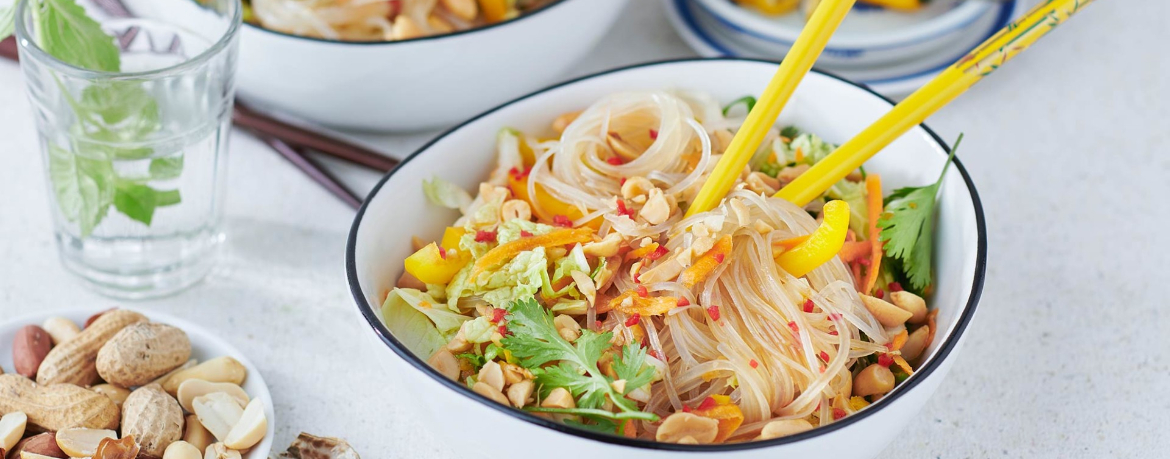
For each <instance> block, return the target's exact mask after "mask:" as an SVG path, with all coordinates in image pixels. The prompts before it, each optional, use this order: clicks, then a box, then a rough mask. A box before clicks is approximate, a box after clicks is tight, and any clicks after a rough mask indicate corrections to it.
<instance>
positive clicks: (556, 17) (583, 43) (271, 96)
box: [237, 0, 626, 131]
mask: <svg viewBox="0 0 1170 459" xmlns="http://www.w3.org/2000/svg"><path fill="white" fill-rule="evenodd" d="M625 4H626V0H560V1H558V2H556V3H553V4H551V5H548V6H547V7H545V8H542V9H540V10H537V11H534V12H532V13H531V14H527V15H524V16H521V17H519V18H517V19H514V20H511V21H507V22H503V23H500V24H495V25H491V26H487V27H482V28H479V29H473V30H469V31H464V32H458V33H452V34H447V35H439V36H434V37H425V38H418V39H413V40H403V41H394V42H373V43H353V42H340V41H333V40H321V39H314V38H305V37H298V36H294V35H288V34H283V33H279V32H273V31H270V30H266V29H263V28H261V27H257V26H254V25H251V24H245V26H244V27H243V28H242V31H241V35H242V36H241V39H240V63H239V72H238V74H237V75H238V76H237V78H238V81H239V95H240V97H241V99H242V100H243V101H245V102H247V103H251V104H253V105H256V106H258V107H259V108H261V109H267V110H273V111H276V112H280V113H284V114H288V115H292V116H294V117H297V118H301V119H305V120H308V121H312V122H316V123H320V124H323V125H326V126H330V127H336V128H344V129H359V130H373V131H416V130H421V129H428V128H435V127H440V126H449V125H451V124H454V123H457V122H459V121H462V120H464V119H467V117H469V116H472V115H474V114H476V113H479V112H481V111H483V110H486V109H488V108H490V107H492V106H494V105H496V104H499V103H501V102H503V101H506V100H509V99H511V98H514V97H517V96H519V95H521V94H524V93H527V92H529V91H532V90H534V89H536V88H539V87H541V86H544V85H547V84H549V83H552V82H553V81H555V80H556V79H558V77H559V76H560V75H561V74H562V73H563V72H564V71H565V70H566V69H567V68H568V67H569V66H570V65H572V64H573V63H575V62H577V61H578V60H579V59H581V57H583V56H584V55H585V53H587V52H589V50H590V49H592V48H593V46H594V45H595V44H596V43H597V41H598V40H599V39H600V38H601V37H602V36H603V35H604V34H605V33H606V31H607V30H609V27H610V25H612V23H613V22H614V20H615V19H616V18H617V16H618V13H619V12H620V11H621V10H622V8H623V7H624V6H625Z"/></svg>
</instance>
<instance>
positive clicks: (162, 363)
mask: <svg viewBox="0 0 1170 459" xmlns="http://www.w3.org/2000/svg"><path fill="white" fill-rule="evenodd" d="M190 357H191V341H190V340H189V339H188V338H187V334H186V333H184V332H183V330H180V329H178V328H175V327H172V326H170V325H166V324H154V323H137V324H133V325H129V326H127V327H125V328H123V329H122V330H121V331H119V332H118V333H117V334H116V335H114V337H113V338H110V341H109V342H107V343H106V344H105V345H104V346H102V348H101V350H99V351H98V354H97V371H98V374H99V375H100V376H101V377H102V379H104V380H106V382H109V383H113V384H117V385H119V386H122V387H135V386H141V385H145V384H147V383H149V382H150V381H152V380H154V379H155V378H157V377H159V376H162V375H165V374H167V373H168V372H170V371H171V370H174V369H175V368H178V367H179V366H180V365H182V364H183V362H186V361H187V359H188V358H190ZM159 453H160V454H161V453H162V451H159Z"/></svg>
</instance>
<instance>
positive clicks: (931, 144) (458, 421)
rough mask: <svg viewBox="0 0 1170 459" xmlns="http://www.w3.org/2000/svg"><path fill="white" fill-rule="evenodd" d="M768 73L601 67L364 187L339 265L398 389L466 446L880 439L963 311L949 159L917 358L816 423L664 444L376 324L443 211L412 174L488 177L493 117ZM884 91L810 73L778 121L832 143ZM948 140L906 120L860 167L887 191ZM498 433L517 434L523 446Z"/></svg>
mask: <svg viewBox="0 0 1170 459" xmlns="http://www.w3.org/2000/svg"><path fill="white" fill-rule="evenodd" d="M775 71H776V64H775V63H771V62H765V61H751V60H735V59H712V60H683V61H671V62H662V63H654V64H645V65H641V66H635V67H629V68H625V69H619V70H614V71H610V72H606V73H602V74H598V75H594V76H591V77H587V78H583V79H579V80H575V81H572V82H568V83H565V84H562V85H559V86H555V87H552V88H549V89H545V90H543V91H539V92H537V93H534V94H531V95H529V96H525V97H523V98H521V99H518V100H516V101H513V102H510V103H508V104H506V105H503V106H501V107H498V108H496V109H494V110H492V111H489V112H487V113H484V114H482V115H480V116H478V117H475V118H473V119H471V120H470V121H468V122H466V123H464V124H462V125H460V126H458V127H456V128H454V129H452V130H450V131H448V132H447V133H446V134H443V135H442V136H440V137H439V138H437V139H435V140H434V141H432V142H431V143H430V144H429V145H427V146H425V147H423V148H422V149H420V150H419V151H417V152H415V153H414V154H413V155H411V156H410V157H409V158H407V159H406V160H405V161H403V163H402V165H401V166H399V167H398V169H396V170H395V171H392V172H391V173H389V174H388V175H386V177H385V178H383V179H382V181H381V182H380V183H379V184H378V186H377V187H375V188H374V190H373V191H372V192H371V193H370V196H369V198H368V199H367V200H366V202H365V204H364V206H363V207H362V209H361V210H360V211H359V212H358V215H357V217H356V218H355V220H354V223H353V228H352V230H351V232H350V236H349V243H348V246H347V248H346V271H347V274H348V276H349V283H350V289H351V290H352V292H353V295H354V299H355V300H356V302H357V308H356V311H357V312H358V313H359V315H360V317H361V320H363V321H365V322H366V323H367V324H368V325H369V327H370V331H369V332H368V333H366V335H367V338H369V340H370V342H371V343H372V344H373V346H374V347H375V348H377V349H378V350H379V352H378V354H377V355H378V356H379V358H378V360H379V361H381V362H382V363H385V364H386V365H387V366H388V367H389V373H390V374H392V375H394V377H396V378H397V380H398V382H397V384H398V387H396V388H395V390H402V391H405V392H404V393H408V394H410V395H411V396H407V397H399V398H397V399H398V400H406V401H409V403H412V404H414V405H415V408H416V410H417V411H418V412H419V413H420V414H421V415H422V416H424V417H425V418H426V419H428V420H429V422H431V424H430V425H431V426H432V427H433V429H432V430H433V431H434V432H438V433H439V434H440V435H447V436H448V440H450V441H449V442H447V444H448V445H451V447H453V448H456V449H457V450H461V451H462V452H464V453H465V454H467V455H468V457H471V456H472V455H474V456H475V457H509V458H532V459H537V458H548V457H556V458H558V459H575V458H582V459H586V458H588V459H596V458H598V457H631V456H632V455H634V454H638V455H639V457H667V456H670V455H671V454H674V452H677V451H689V452H707V453H716V452H718V453H720V456H719V457H732V456H734V457H743V458H748V457H751V458H776V457H813V456H812V455H813V454H816V456H815V457H826V458H830V457H831V458H838V459H840V458H867V457H872V456H875V455H877V454H878V453H879V452H880V451H881V450H882V448H883V447H884V446H885V445H886V444H888V443H889V442H890V441H891V440H893V439H894V438H895V437H896V436H897V434H898V432H899V431H900V430H901V429H902V428H903V427H904V426H905V425H906V424H907V423H908V422H910V420H911V419H913V418H914V416H915V415H916V414H917V413H918V412H919V410H920V409H921V408H922V406H923V404H925V403H926V401H927V399H929V398H930V396H931V394H933V393H934V391H935V389H937V388H938V386H939V384H940V383H941V382H942V380H943V378H944V377H945V375H946V373H947V371H948V370H949V369H950V366H951V365H952V363H953V362H954V359H955V355H956V352H957V351H958V348H959V346H960V344H961V343H962V341H963V336H964V334H963V332H964V330H965V329H966V328H967V325H968V324H969V322H970V321H971V318H972V317H973V316H974V314H975V305H976V303H977V302H978V300H979V294H980V292H981V290H982V287H983V273H984V264H985V256H986V235H985V234H984V231H985V230H984V222H983V210H982V207H981V206H980V203H979V198H978V196H977V194H976V193H975V187H974V185H973V184H972V183H971V179H970V177H969V176H968V175H967V173H966V171H965V170H964V169H963V167H962V165H961V164H959V163H958V161H957V160H956V164H955V167H952V168H951V169H950V170H949V172H948V173H947V177H946V180H945V182H944V183H943V185H942V190H941V198H940V201H939V202H940V209H939V215H938V222H939V225H938V228H937V231H936V236H935V237H936V247H935V250H936V258H937V260H936V261H937V263H936V268H937V269H936V275H937V283H936V284H937V285H936V291H935V294H934V297H933V298H932V299H931V305H932V306H933V307H935V308H938V310H939V315H938V325H939V327H940V328H939V331H938V333H937V335H936V336H937V337H936V339H935V341H934V343H933V344H932V345H931V346H930V349H929V350H928V356H929V357H928V358H927V359H926V363H925V364H924V366H923V367H922V368H920V369H919V371H918V372H917V373H916V374H915V375H913V376H911V377H910V379H908V380H907V381H906V382H905V383H904V384H902V385H900V386H899V387H898V388H896V389H895V390H894V391H893V392H891V393H890V394H889V395H888V396H886V397H883V398H882V399H881V400H879V401H878V402H876V403H874V404H873V405H872V406H871V407H869V408H866V409H865V410H862V411H861V412H859V413H857V414H855V415H853V416H850V417H847V418H845V419H843V420H841V421H839V422H835V423H833V424H831V425H829V426H826V427H821V428H817V429H813V430H811V431H808V432H805V433H802V434H799V435H794V436H791V437H785V438H780V439H776V440H770V441H764V442H753V443H738V444H726V445H701V446H694V445H675V444H665V443H654V442H647V441H642V440H632V439H626V438H621V437H614V436H608V435H601V434H594V433H589V432H585V431H580V430H577V429H574V428H570V427H567V426H564V425H561V424H557V423H554V422H551V421H548V420H544V419H542V418H538V417H536V416H532V415H529V414H527V413H524V412H521V411H518V410H514V409H511V408H506V407H504V406H502V405H499V404H496V403H495V402H492V401H490V400H488V399H486V398H484V397H481V396H479V395H477V394H475V393H473V392H472V391H471V390H469V389H468V388H467V387H465V386H464V385H462V384H459V383H456V382H454V381H451V380H449V379H446V378H444V377H443V376H441V375H440V374H439V373H438V372H436V371H435V370H433V369H431V368H430V367H429V366H428V365H427V364H426V362H425V361H424V360H425V358H426V356H423V357H421V358H420V356H416V355H413V354H412V353H411V352H410V351H409V350H407V349H406V348H404V347H403V345H402V344H401V343H400V342H399V341H398V340H397V339H396V338H395V337H394V335H393V334H391V333H390V331H389V330H388V329H387V328H386V327H385V326H384V325H383V324H382V322H381V311H380V309H381V308H380V305H381V302H382V299H383V298H384V297H385V295H386V292H387V291H388V290H389V289H390V288H392V287H393V284H394V281H395V280H396V279H398V276H399V275H400V274H401V272H402V269H403V268H402V260H403V259H404V258H405V257H406V256H407V255H409V254H410V253H409V252H410V237H411V235H420V236H422V237H424V239H425V238H437V237H438V236H439V235H440V234H441V233H442V229H443V227H444V226H447V225H448V224H449V223H450V222H451V221H453V220H454V219H455V217H456V215H455V214H454V213H453V212H452V211H443V210H437V209H436V208H435V207H434V206H431V205H429V204H427V201H426V198H425V197H424V196H423V193H422V187H421V181H422V180H423V179H424V178H428V177H430V176H432V175H439V176H442V177H443V178H445V179H447V180H451V181H454V182H455V183H457V184H460V185H462V186H463V187H465V188H467V189H474V188H475V185H476V184H478V183H479V182H480V181H481V180H484V179H486V178H487V174H488V171H489V170H490V168H491V167H492V163H493V161H494V159H495V154H494V145H495V138H496V133H497V131H499V129H500V128H501V127H504V126H510V127H515V128H518V129H520V130H527V131H531V132H542V131H543V130H544V129H547V126H548V123H549V120H551V119H553V118H554V117H555V116H557V115H558V114H560V113H562V112H565V111H569V110H576V109H581V108H583V107H585V106H587V105H589V104H590V103H592V102H594V101H596V100H597V99H599V98H601V97H602V96H604V95H607V94H611V93H613V92H617V91H624V90H636V89H661V88H670V87H676V88H689V89H697V90H703V91H707V92H710V93H712V94H713V95H715V96H716V97H718V98H719V99H721V100H725V101H730V100H734V99H736V98H739V97H741V96H743V95H744V94H753V93H756V92H757V91H759V90H760V88H763V87H764V86H765V85H766V84H767V82H768V81H769V79H771V78H772V75H773V74H774V73H775ZM890 107H891V104H890V102H889V101H887V100H885V99H883V98H882V97H881V96H878V95H876V94H874V93H871V92H869V91H868V90H866V89H864V88H861V87H859V86H856V85H854V84H852V83H849V82H847V81H844V80H841V79H838V78H836V77H834V76H831V75H827V74H823V73H815V72H814V73H813V74H810V75H808V77H807V78H805V80H804V82H803V83H801V85H800V87H799V88H798V89H797V91H796V93H795V94H794V95H793V97H792V99H791V101H790V102H789V103H788V108H787V109H786V110H785V112H784V113H783V114H782V116H781V121H780V122H781V123H795V124H797V125H799V126H800V127H802V128H804V129H806V130H808V131H811V132H815V133H818V134H819V135H822V136H824V137H825V138H827V139H829V140H831V141H835V142H841V141H844V140H846V139H847V138H848V137H849V136H851V135H852V134H854V133H856V132H858V131H859V130H861V129H862V128H863V127H865V126H866V125H868V124H869V123H870V122H871V121H872V120H874V119H876V118H877V117H878V116H880V115H881V114H883V113H885V112H886V111H888V110H889V109H890ZM946 155H947V146H946V144H944V143H943V142H942V141H941V140H940V139H939V138H938V137H937V136H936V135H934V133H932V132H931V131H930V130H929V129H927V128H926V127H925V126H921V127H918V128H915V129H914V130H912V131H911V132H909V133H908V134H907V135H905V136H903V137H902V138H900V139H898V140H897V141H896V142H894V143H893V144H892V145H890V146H889V147H888V148H887V149H886V150H885V151H883V152H882V153H881V154H879V155H878V156H877V157H875V158H874V159H873V160H871V161H870V162H869V163H867V164H866V169H867V170H869V171H874V172H880V173H881V174H882V177H883V184H884V185H885V187H886V188H887V191H889V190H890V189H892V188H894V187H901V186H908V185H916V186H917V185H923V184H927V183H929V182H931V181H933V180H934V179H936V178H937V176H938V173H939V170H941V168H942V167H943V163H944V161H945V159H946ZM501 438H504V439H508V438H511V439H515V438H522V439H524V441H523V447H516V446H515V445H514V444H513V442H507V441H500V439H501Z"/></svg>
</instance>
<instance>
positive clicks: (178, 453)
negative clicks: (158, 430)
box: [162, 440, 203, 459]
mask: <svg viewBox="0 0 1170 459" xmlns="http://www.w3.org/2000/svg"><path fill="white" fill-rule="evenodd" d="M162 459H203V455H202V454H201V453H200V452H199V448H196V447H195V445H192V444H190V443H187V442H185V441H182V440H180V441H177V442H174V443H171V446H168V447H167V450H166V451H165V452H163V456H162Z"/></svg>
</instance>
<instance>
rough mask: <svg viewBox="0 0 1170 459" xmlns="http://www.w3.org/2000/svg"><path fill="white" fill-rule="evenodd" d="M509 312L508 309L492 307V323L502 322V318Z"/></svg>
mask: <svg viewBox="0 0 1170 459" xmlns="http://www.w3.org/2000/svg"><path fill="white" fill-rule="evenodd" d="M507 314H508V311H505V310H504V308H495V309H492V319H491V321H492V323H500V321H501V320H504V316H505V315H507Z"/></svg>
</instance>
